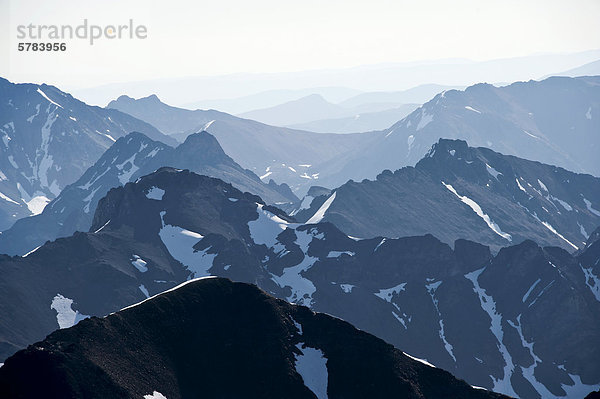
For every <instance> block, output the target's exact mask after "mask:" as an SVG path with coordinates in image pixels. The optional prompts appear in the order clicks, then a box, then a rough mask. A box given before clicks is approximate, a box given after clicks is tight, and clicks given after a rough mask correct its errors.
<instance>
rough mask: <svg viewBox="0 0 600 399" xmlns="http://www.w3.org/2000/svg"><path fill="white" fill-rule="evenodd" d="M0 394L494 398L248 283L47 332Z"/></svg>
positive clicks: (209, 286)
mask: <svg viewBox="0 0 600 399" xmlns="http://www.w3.org/2000/svg"><path fill="white" fill-rule="evenodd" d="M198 343H200V344H198ZM202 343H204V344H202ZM206 343H208V345H207V344H206ZM66 348H69V349H66ZM34 381H35V383H33V382H34ZM0 395H2V397H3V398H6V399H9V398H17V397H18V398H39V397H42V396H43V397H56V398H58V397H63V398H67V397H85V398H109V397H110V398H116V397H123V398H125V397H126V398H142V397H145V398H169V399H177V398H189V397H208V398H225V397H246V398H248V397H250V398H307V399H309V398H315V397H316V398H365V397H384V396H385V397H388V396H395V397H411V398H432V399H434V398H439V399H442V398H447V397H448V396H449V395H450V396H453V397H460V398H473V399H475V398H478V399H485V398H500V397H503V396H502V395H499V394H495V393H492V392H488V391H486V390H481V389H475V388H472V387H471V386H469V385H468V384H467V383H465V382H464V381H459V380H457V379H456V378H454V377H453V376H452V375H451V374H450V373H448V372H446V371H443V370H440V369H436V368H432V367H430V366H428V365H426V364H423V363H421V362H419V361H417V360H414V359H411V358H410V357H409V356H406V355H405V354H403V353H402V352H400V351H399V350H397V349H395V348H394V347H393V346H391V345H389V344H386V343H385V342H383V341H382V340H380V339H378V338H375V337H374V336H372V335H370V334H367V333H364V332H362V331H360V330H357V329H356V328H354V327H352V326H351V325H350V324H348V323H346V322H344V321H342V320H339V319H336V318H334V317H331V316H328V315H325V314H321V313H313V312H311V311H310V310H309V309H307V308H305V307H301V306H297V305H291V304H289V303H287V302H285V301H281V300H277V299H275V298H273V297H271V296H269V295H267V294H266V293H264V292H263V291H261V290H259V289H258V288H257V287H256V286H252V285H249V284H244V283H232V282H231V281H229V280H226V279H213V278H211V279H202V280H193V281H190V282H187V283H185V284H183V285H181V286H179V287H177V288H176V289H174V290H171V291H168V292H165V293H163V294H161V295H159V296H157V297H153V298H151V299H149V300H147V301H144V302H142V303H139V304H137V305H134V306H132V307H129V308H126V309H123V310H121V311H119V312H118V313H115V314H112V315H110V316H108V317H106V318H102V319H99V318H93V319H91V320H85V321H83V322H81V323H80V324H79V325H77V326H76V327H73V328H72V329H69V330H61V331H57V332H55V333H54V334H52V335H50V336H49V337H48V338H46V340H44V341H43V342H40V343H37V344H35V345H34V346H32V347H30V348H28V349H27V350H25V351H22V352H19V353H18V354H17V355H15V356H14V357H13V358H11V359H9V360H8V361H7V362H6V365H5V366H4V367H2V369H0Z"/></svg>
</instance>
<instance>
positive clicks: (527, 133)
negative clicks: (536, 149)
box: [523, 130, 539, 139]
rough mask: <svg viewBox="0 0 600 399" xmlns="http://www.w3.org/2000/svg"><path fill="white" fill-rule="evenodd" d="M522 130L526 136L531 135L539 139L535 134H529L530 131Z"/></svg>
mask: <svg viewBox="0 0 600 399" xmlns="http://www.w3.org/2000/svg"><path fill="white" fill-rule="evenodd" d="M523 132H524V133H525V134H526V135H528V136H530V137H533V138H534V139H539V137H538V136H536V135H534V134H531V133H529V132H528V131H527V130H523Z"/></svg>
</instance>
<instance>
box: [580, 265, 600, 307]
mask: <svg viewBox="0 0 600 399" xmlns="http://www.w3.org/2000/svg"><path fill="white" fill-rule="evenodd" d="M579 267H581V270H582V271H583V274H584V276H585V285H587V286H588V288H589V289H590V291H592V294H594V296H595V297H596V300H597V301H598V302H600V278H598V276H596V275H594V273H592V269H591V268H589V269H588V268H585V267H583V266H581V265H579Z"/></svg>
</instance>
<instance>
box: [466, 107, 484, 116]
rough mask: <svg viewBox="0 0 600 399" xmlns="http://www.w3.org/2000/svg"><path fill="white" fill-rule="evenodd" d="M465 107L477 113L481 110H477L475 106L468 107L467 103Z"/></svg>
mask: <svg viewBox="0 0 600 399" xmlns="http://www.w3.org/2000/svg"><path fill="white" fill-rule="evenodd" d="M465 109H467V110H469V111H473V112H477V113H478V114H480V113H481V111H478V110H476V109H475V108H473V107H470V106H468V105H467V106H466V107H465Z"/></svg>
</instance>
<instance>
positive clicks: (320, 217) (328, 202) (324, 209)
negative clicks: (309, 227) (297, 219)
mask: <svg viewBox="0 0 600 399" xmlns="http://www.w3.org/2000/svg"><path fill="white" fill-rule="evenodd" d="M335 194H336V192H335V191H334V192H333V194H331V196H330V197H329V198H327V200H326V201H325V202H324V203H323V205H321V207H320V208H319V210H318V211H317V212H315V214H314V215H313V216H312V217H311V218H310V219H308V221H307V222H306V224H316V223H319V222H320V221H321V220H323V218H324V217H325V212H327V210H328V209H329V207H330V206H331V203H332V202H333V200H334V199H335Z"/></svg>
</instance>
